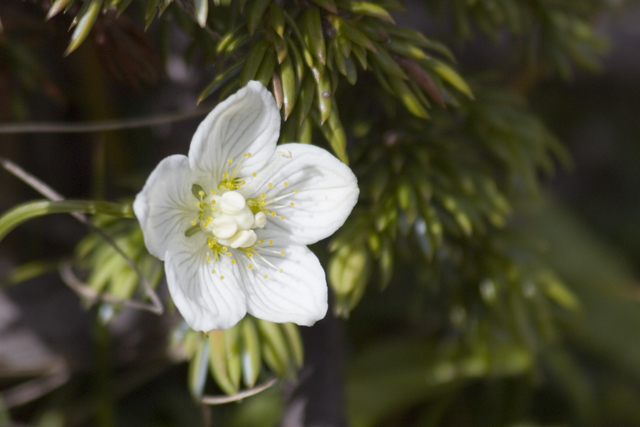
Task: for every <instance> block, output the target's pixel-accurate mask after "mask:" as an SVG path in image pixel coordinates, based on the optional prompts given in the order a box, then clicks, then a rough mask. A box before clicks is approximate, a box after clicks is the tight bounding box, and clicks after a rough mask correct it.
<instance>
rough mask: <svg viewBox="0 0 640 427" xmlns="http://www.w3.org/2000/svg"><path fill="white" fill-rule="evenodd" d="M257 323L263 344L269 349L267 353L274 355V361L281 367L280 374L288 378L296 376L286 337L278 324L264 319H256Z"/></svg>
mask: <svg viewBox="0 0 640 427" xmlns="http://www.w3.org/2000/svg"><path fill="white" fill-rule="evenodd" d="M256 321H257V323H258V330H259V332H260V337H261V338H262V342H263V343H264V344H265V345H266V347H267V349H266V353H269V352H271V353H272V355H271V356H272V357H273V359H274V360H273V361H274V362H275V363H276V364H277V365H278V366H280V367H281V371H280V372H282V373H283V374H285V375H286V376H294V375H295V372H294V371H292V368H293V366H294V365H293V364H292V359H291V354H290V353H289V349H288V347H287V342H286V340H285V336H284V334H283V333H282V330H281V329H280V327H279V326H278V324H277V323H273V322H268V321H266V320H262V319H256ZM266 355H267V354H265V356H266Z"/></svg>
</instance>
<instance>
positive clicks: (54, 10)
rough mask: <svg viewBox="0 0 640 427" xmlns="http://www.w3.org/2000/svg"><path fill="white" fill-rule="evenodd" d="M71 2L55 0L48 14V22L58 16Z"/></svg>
mask: <svg viewBox="0 0 640 427" xmlns="http://www.w3.org/2000/svg"><path fill="white" fill-rule="evenodd" d="M69 1H70V0H55V1H54V2H53V3H52V4H51V7H49V11H48V12H47V18H46V19H47V21H48V20H49V19H51V18H53V17H54V16H56V15H57V14H58V13H60V11H62V9H64V8H65V6H66V5H67V4H68V3H69Z"/></svg>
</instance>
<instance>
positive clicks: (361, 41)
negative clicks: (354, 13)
mask: <svg viewBox="0 0 640 427" xmlns="http://www.w3.org/2000/svg"><path fill="white" fill-rule="evenodd" d="M328 19H329V22H330V23H331V25H333V28H335V29H336V31H337V32H338V34H342V35H343V36H345V37H346V38H347V39H349V40H351V41H352V42H353V43H355V44H357V45H359V46H362V47H364V48H365V49H368V50H370V51H371V52H376V46H374V44H373V42H372V41H371V39H369V37H367V36H366V35H364V33H363V32H361V31H360V30H357V29H356V28H354V27H352V26H351V25H349V24H347V23H346V22H345V21H343V20H342V19H340V18H339V17H337V16H330V17H329V18H328ZM365 68H366V67H365Z"/></svg>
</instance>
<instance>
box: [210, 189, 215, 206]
mask: <svg viewBox="0 0 640 427" xmlns="http://www.w3.org/2000/svg"><path fill="white" fill-rule="evenodd" d="M211 194H216V190H211ZM215 202H216V201H215V200H214V201H213V203H215Z"/></svg>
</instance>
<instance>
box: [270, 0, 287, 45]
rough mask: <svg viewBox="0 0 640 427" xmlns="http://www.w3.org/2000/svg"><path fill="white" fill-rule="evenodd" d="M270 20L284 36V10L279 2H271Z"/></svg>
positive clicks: (274, 28) (275, 28)
mask: <svg viewBox="0 0 640 427" xmlns="http://www.w3.org/2000/svg"><path fill="white" fill-rule="evenodd" d="M269 21H270V22H271V28H273V30H274V31H275V32H276V34H278V35H279V36H280V38H282V37H283V36H284V11H283V10H282V7H281V6H280V5H279V4H277V3H271V5H270V6H269Z"/></svg>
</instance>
